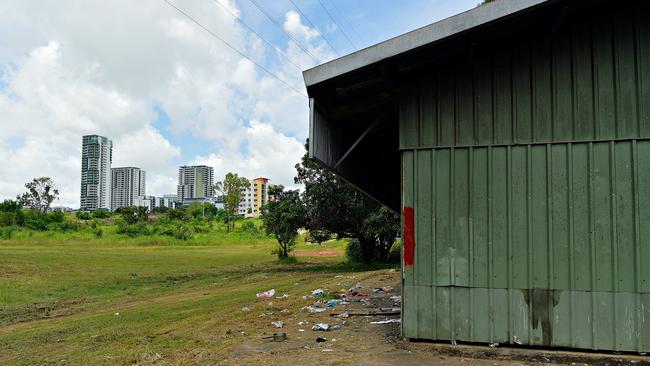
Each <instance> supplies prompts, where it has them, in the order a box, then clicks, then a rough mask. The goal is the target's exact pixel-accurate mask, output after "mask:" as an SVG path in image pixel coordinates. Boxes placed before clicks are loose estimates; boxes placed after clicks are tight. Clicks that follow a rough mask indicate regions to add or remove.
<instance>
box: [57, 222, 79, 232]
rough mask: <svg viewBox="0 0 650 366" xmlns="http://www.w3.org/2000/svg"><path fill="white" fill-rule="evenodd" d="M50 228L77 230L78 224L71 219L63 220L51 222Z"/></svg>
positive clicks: (65, 230)
mask: <svg viewBox="0 0 650 366" xmlns="http://www.w3.org/2000/svg"><path fill="white" fill-rule="evenodd" d="M50 228H51V229H54V230H58V231H64V232H67V231H79V228H80V225H79V223H78V222H72V221H67V220H65V221H63V222H55V223H53V224H51V227H50Z"/></svg>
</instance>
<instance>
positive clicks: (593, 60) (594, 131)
mask: <svg viewBox="0 0 650 366" xmlns="http://www.w3.org/2000/svg"><path fill="white" fill-rule="evenodd" d="M588 31H589V63H590V65H591V113H592V116H593V119H592V120H591V129H592V137H593V138H594V139H598V138H599V137H600V136H599V133H598V129H599V128H598V127H597V126H598V124H597V118H596V115H597V114H598V109H597V107H596V106H597V105H598V102H597V99H598V94H597V93H596V90H597V88H596V83H597V81H596V80H597V79H598V78H597V77H596V75H598V74H597V73H596V66H595V65H596V56H594V52H595V50H594V49H595V48H596V47H595V46H594V38H595V37H594V32H593V29H592V28H591V27H589V28H588Z"/></svg>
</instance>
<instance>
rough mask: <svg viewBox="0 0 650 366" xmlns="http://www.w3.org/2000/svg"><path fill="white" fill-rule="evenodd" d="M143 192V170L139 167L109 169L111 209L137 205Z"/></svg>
mask: <svg viewBox="0 0 650 366" xmlns="http://www.w3.org/2000/svg"><path fill="white" fill-rule="evenodd" d="M145 194H146V192H145V172H144V170H141V169H140V168H134V167H123V168H113V169H111V210H113V211H115V210H116V209H118V208H120V207H131V206H137V203H138V198H141V197H143V196H144V195H145Z"/></svg>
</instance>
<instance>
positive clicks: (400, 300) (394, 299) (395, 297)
mask: <svg viewBox="0 0 650 366" xmlns="http://www.w3.org/2000/svg"><path fill="white" fill-rule="evenodd" d="M390 299H391V300H392V301H394V302H402V297H401V296H398V295H393V296H391V297H390Z"/></svg>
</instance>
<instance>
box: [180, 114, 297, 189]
mask: <svg viewBox="0 0 650 366" xmlns="http://www.w3.org/2000/svg"><path fill="white" fill-rule="evenodd" d="M245 136H246V141H247V142H248V152H247V153H246V154H244V153H240V152H232V151H227V152H222V153H212V154H210V155H208V156H198V157H196V158H195V159H194V161H192V164H206V165H209V166H212V167H214V170H215V171H214V174H215V180H217V181H220V180H222V179H223V177H224V176H225V175H226V173H228V172H231V171H232V172H236V173H238V174H239V175H241V176H244V177H246V178H249V179H253V178H256V177H266V178H270V179H271V183H275V184H283V185H285V186H286V187H290V188H295V184H294V183H293V177H294V176H295V175H296V171H295V168H294V165H295V164H296V163H297V162H298V161H300V158H301V157H302V155H304V153H305V148H304V146H303V144H302V143H301V142H299V141H298V140H296V139H295V138H292V137H287V136H285V135H283V134H281V133H279V132H277V131H276V130H275V129H274V128H273V126H271V125H269V124H265V123H261V122H259V121H255V120H253V121H251V125H250V127H248V128H246V131H245Z"/></svg>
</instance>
